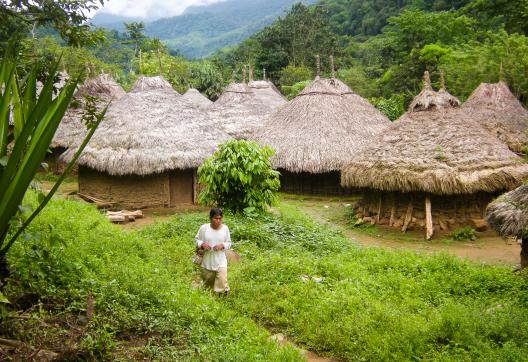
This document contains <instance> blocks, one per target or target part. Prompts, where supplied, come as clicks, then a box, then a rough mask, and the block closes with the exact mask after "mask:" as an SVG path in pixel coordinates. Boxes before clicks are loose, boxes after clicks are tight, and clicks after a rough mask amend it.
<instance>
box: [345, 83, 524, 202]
mask: <svg viewBox="0 0 528 362" xmlns="http://www.w3.org/2000/svg"><path fill="white" fill-rule="evenodd" d="M424 97H427V99H423V98H424ZM444 97H450V96H449V95H446V94H444V95H442V93H441V92H438V93H437V94H432V95H431V94H428V95H426V96H424V92H422V93H420V95H418V97H417V99H415V100H414V102H413V103H412V104H411V107H410V109H409V111H408V112H407V113H405V114H404V115H403V116H402V117H400V119H398V120H397V121H396V122H394V123H393V124H392V125H391V126H390V127H389V128H388V129H386V130H385V131H384V132H383V134H382V135H379V136H378V138H377V139H376V140H375V141H373V142H372V144H373V146H372V147H369V148H368V149H365V150H364V151H363V152H361V153H360V154H359V155H358V156H357V157H356V158H355V160H354V161H353V162H351V163H350V164H349V165H347V167H345V169H344V170H343V172H342V176H341V181H342V184H343V185H344V186H348V187H360V188H362V187H367V188H373V189H378V190H384V191H403V192H409V191H423V192H429V193H433V194H471V193H475V192H479V191H486V192H494V191H500V190H509V189H512V188H514V187H516V186H518V185H519V184H520V183H521V181H522V178H523V177H525V176H527V175H528V164H525V163H524V162H523V160H522V159H521V158H520V157H518V156H516V155H515V154H514V153H512V152H511V151H510V150H509V149H508V148H507V147H506V145H505V144H503V143H502V142H501V141H499V140H498V139H497V138H496V137H494V136H493V135H491V134H490V133H489V132H488V131H486V130H485V129H484V128H482V127H481V126H480V125H479V124H477V123H476V122H474V121H472V120H471V119H469V118H468V117H463V113H461V112H459V111H458V107H456V106H454V104H456V102H455V103H453V102H452V101H450V100H449V99H446V98H444ZM421 98H422V99H421ZM416 104H421V105H422V106H420V107H419V108H416V107H415V106H413V105H416ZM413 107H414V108H413Z"/></svg>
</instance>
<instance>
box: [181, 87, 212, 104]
mask: <svg viewBox="0 0 528 362" xmlns="http://www.w3.org/2000/svg"><path fill="white" fill-rule="evenodd" d="M182 99H183V100H185V101H187V102H188V103H189V104H190V105H191V106H192V107H198V108H207V107H209V106H210V105H211V104H212V103H213V102H212V101H211V100H210V99H209V98H207V97H205V96H204V95H203V94H202V93H200V92H199V91H198V90H197V89H194V88H189V89H188V90H187V92H185V93H184V94H183V95H182Z"/></svg>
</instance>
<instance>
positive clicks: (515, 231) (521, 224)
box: [486, 185, 528, 237]
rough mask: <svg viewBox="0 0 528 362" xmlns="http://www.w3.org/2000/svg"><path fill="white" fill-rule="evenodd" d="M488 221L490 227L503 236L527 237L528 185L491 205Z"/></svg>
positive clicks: (507, 194) (488, 209) (487, 215)
mask: <svg viewBox="0 0 528 362" xmlns="http://www.w3.org/2000/svg"><path fill="white" fill-rule="evenodd" d="M486 219H487V221H488V223H489V225H490V226H491V227H492V228H493V229H495V230H496V231H497V232H498V233H499V234H501V235H502V236H516V237H523V236H526V235H527V233H528V185H522V186H520V187H518V188H516V189H515V190H513V191H510V192H508V193H506V194H504V195H502V196H500V197H499V198H497V199H496V200H495V201H493V202H492V203H491V204H489V205H488V208H487V210H486Z"/></svg>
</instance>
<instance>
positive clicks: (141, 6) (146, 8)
mask: <svg viewBox="0 0 528 362" xmlns="http://www.w3.org/2000/svg"><path fill="white" fill-rule="evenodd" d="M220 1H225V0H108V1H105V6H104V8H103V9H101V10H99V11H100V12H104V13H110V14H115V15H123V16H130V17H141V18H165V17H169V16H176V15H180V14H181V13H182V12H183V11H184V10H185V9H186V8H188V7H189V6H191V5H208V4H212V3H216V2H220Z"/></svg>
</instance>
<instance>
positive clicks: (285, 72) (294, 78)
mask: <svg viewBox="0 0 528 362" xmlns="http://www.w3.org/2000/svg"><path fill="white" fill-rule="evenodd" d="M311 78H313V76H312V71H311V70H310V69H309V68H307V67H305V66H303V65H301V66H298V67H296V66H294V65H288V66H287V67H286V68H283V69H282V70H281V72H280V79H279V83H280V84H281V85H283V86H291V85H294V84H295V83H298V82H301V81H304V80H306V79H311Z"/></svg>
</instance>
